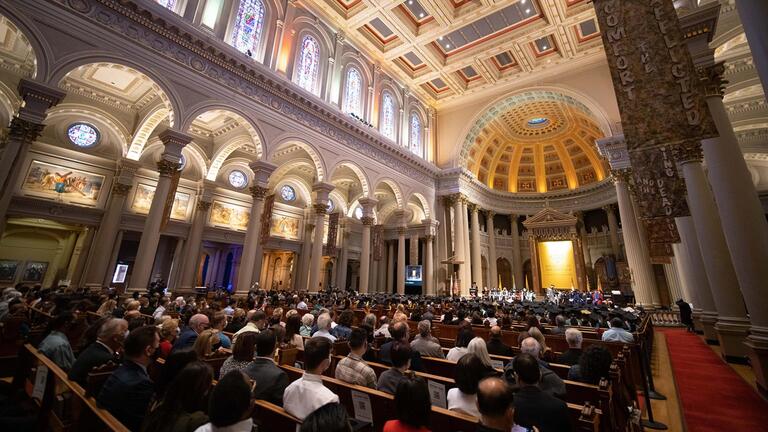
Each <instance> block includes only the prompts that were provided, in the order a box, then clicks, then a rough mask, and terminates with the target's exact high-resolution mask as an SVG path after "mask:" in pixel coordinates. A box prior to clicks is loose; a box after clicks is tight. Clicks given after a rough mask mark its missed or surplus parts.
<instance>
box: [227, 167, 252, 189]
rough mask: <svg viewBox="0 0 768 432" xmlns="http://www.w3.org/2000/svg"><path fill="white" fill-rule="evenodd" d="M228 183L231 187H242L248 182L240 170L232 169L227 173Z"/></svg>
mask: <svg viewBox="0 0 768 432" xmlns="http://www.w3.org/2000/svg"><path fill="white" fill-rule="evenodd" d="M229 184H231V185H232V187H233V188H236V189H242V188H244V187H245V185H247V184H248V176H246V175H245V173H244V172H242V171H240V170H234V171H232V172H230V173H229Z"/></svg>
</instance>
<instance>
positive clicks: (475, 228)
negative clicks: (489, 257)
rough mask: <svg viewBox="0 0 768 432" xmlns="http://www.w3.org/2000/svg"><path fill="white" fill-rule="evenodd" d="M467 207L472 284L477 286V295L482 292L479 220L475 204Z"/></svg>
mask: <svg viewBox="0 0 768 432" xmlns="http://www.w3.org/2000/svg"><path fill="white" fill-rule="evenodd" d="M467 207H468V208H469V211H470V214H471V215H472V216H471V219H472V247H471V249H470V251H471V253H472V255H471V257H472V282H474V283H476V284H477V290H478V293H481V292H482V291H483V266H482V258H481V255H480V220H479V219H480V218H479V216H478V215H477V212H478V209H477V205H476V204H468V206H467Z"/></svg>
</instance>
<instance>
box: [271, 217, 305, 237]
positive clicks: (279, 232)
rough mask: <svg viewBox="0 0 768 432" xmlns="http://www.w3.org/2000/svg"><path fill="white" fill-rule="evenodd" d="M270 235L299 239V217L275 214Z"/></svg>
mask: <svg viewBox="0 0 768 432" xmlns="http://www.w3.org/2000/svg"><path fill="white" fill-rule="evenodd" d="M269 235H271V236H272V237H280V238H284V239H289V240H298V239H299V218H296V217H293V216H279V215H275V216H273V217H272V226H271V227H270V230H269Z"/></svg>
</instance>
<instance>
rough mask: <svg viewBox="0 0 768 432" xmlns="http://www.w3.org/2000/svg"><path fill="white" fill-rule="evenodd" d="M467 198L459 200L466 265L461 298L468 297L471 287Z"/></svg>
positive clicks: (470, 252)
mask: <svg viewBox="0 0 768 432" xmlns="http://www.w3.org/2000/svg"><path fill="white" fill-rule="evenodd" d="M467 204H468V202H467V198H466V197H462V200H461V224H462V227H461V231H459V233H461V234H462V235H463V237H464V239H463V240H462V241H463V242H464V258H465V260H464V262H465V263H466V265H465V266H464V268H463V272H464V275H463V277H462V279H464V280H465V281H466V282H465V283H464V284H463V285H462V289H461V295H462V296H468V295H469V287H470V286H471V285H472V266H471V261H472V250H471V245H470V243H469V216H468V214H467V210H468V209H467Z"/></svg>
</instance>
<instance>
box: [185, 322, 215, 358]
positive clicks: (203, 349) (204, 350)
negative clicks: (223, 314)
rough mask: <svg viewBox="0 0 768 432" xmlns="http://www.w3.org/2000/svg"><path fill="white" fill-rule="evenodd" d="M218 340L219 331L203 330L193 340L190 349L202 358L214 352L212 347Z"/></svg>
mask: <svg viewBox="0 0 768 432" xmlns="http://www.w3.org/2000/svg"><path fill="white" fill-rule="evenodd" d="M219 342H220V340H219V332H218V331H216V330H210V329H209V330H205V331H203V332H202V333H200V335H199V336H198V337H197V339H196V340H195V345H194V346H193V347H192V350H193V351H195V352H196V353H197V357H198V358H200V359H204V358H206V357H210V356H211V355H212V354H213V353H214V349H213V347H214V346H216V345H217V344H218V343H219Z"/></svg>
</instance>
